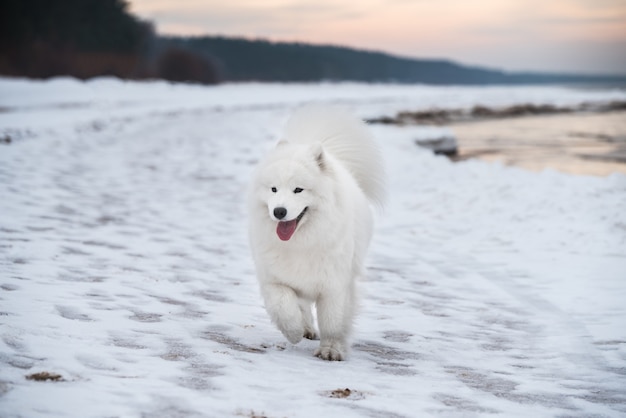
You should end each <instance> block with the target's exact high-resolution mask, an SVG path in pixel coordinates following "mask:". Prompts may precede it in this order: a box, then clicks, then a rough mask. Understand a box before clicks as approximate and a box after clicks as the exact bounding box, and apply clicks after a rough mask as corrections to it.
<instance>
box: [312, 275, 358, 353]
mask: <svg viewBox="0 0 626 418" xmlns="http://www.w3.org/2000/svg"><path fill="white" fill-rule="evenodd" d="M354 304H355V294H354V287H353V285H351V286H349V287H348V288H347V289H341V290H338V291H333V292H327V293H325V294H323V295H322V296H320V298H319V299H318V300H317V322H318V325H319V329H320V346H319V348H318V349H317V350H315V353H314V354H315V355H316V356H317V357H319V358H321V359H323V360H331V361H341V360H345V358H346V355H347V354H348V337H349V335H350V331H351V330H352V321H353V317H354Z"/></svg>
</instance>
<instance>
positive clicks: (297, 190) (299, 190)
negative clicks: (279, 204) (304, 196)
mask: <svg viewBox="0 0 626 418" xmlns="http://www.w3.org/2000/svg"><path fill="white" fill-rule="evenodd" d="M302 190H303V189H301V188H300V187H296V188H295V189H293V192H294V193H300V192H301V191H302Z"/></svg>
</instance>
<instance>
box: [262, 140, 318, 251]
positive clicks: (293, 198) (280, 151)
mask: <svg viewBox="0 0 626 418" xmlns="http://www.w3.org/2000/svg"><path fill="white" fill-rule="evenodd" d="M324 158H325V157H324V152H323V150H322V147H321V145H318V144H316V145H313V146H311V145H300V144H291V143H286V142H281V143H279V144H278V146H277V147H276V148H275V149H274V150H273V152H272V153H270V155H269V156H268V158H266V159H265V160H264V161H263V162H262V163H261V164H260V166H259V170H258V172H257V173H258V178H257V182H256V185H255V188H256V190H255V191H254V194H255V196H256V198H257V199H258V200H260V201H261V202H262V204H263V205H264V206H265V207H266V210H267V217H268V220H269V221H270V222H274V223H275V224H276V234H277V235H278V237H279V238H280V239H281V240H282V241H288V240H289V239H291V237H292V236H293V235H294V233H296V231H297V230H299V229H300V228H302V227H303V226H304V225H305V224H306V223H307V222H309V221H310V218H311V217H312V216H314V214H315V212H316V209H317V207H318V205H319V204H320V203H321V202H322V201H323V200H324V199H325V197H324V196H325V189H326V188H327V185H326V183H327V178H326V177H327V176H326V173H325V169H326V167H325V161H324Z"/></svg>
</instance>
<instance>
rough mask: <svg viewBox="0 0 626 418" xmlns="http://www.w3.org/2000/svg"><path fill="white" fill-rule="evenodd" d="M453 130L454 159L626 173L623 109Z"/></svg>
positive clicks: (578, 171)
mask: <svg viewBox="0 0 626 418" xmlns="http://www.w3.org/2000/svg"><path fill="white" fill-rule="evenodd" d="M451 128H452V130H453V131H454V134H455V136H456V138H457V141H458V146H459V155H458V156H457V157H456V159H457V160H465V159H469V158H480V159H482V160H486V161H499V162H501V163H503V164H506V165H512V166H517V167H522V168H525V169H529V170H533V171H543V170H545V169H547V168H551V169H554V170H558V171H562V172H566V173H571V174H585V175H595V176H607V175H610V174H612V173H615V172H618V173H624V174H626V111H616V112H608V113H587V114H581V113H577V114H562V115H545V116H530V117H521V118H514V119H500V120H491V121H476V122H464V123H458V124H454V125H453V126H451Z"/></svg>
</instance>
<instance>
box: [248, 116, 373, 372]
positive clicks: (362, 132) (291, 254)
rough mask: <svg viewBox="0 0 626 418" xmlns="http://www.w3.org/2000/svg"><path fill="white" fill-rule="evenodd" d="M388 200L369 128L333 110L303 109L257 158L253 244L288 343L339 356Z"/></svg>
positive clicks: (265, 291) (269, 305) (268, 304)
mask: <svg viewBox="0 0 626 418" xmlns="http://www.w3.org/2000/svg"><path fill="white" fill-rule="evenodd" d="M383 200H384V181H383V166H382V161H381V157H380V155H379V153H378V150H377V148H376V146H375V144H374V142H373V140H372V138H371V137H370V135H369V133H368V131H367V127H366V125H365V124H364V123H363V122H361V121H360V120H358V119H356V118H354V117H353V116H351V115H350V114H348V113H346V112H343V111H341V110H339V109H336V108H333V109H325V108H321V107H305V108H303V109H301V110H299V111H297V112H296V113H295V114H294V115H293V116H292V117H291V119H290V120H289V122H288V123H287V129H286V132H285V136H284V138H283V140H281V141H280V142H279V143H278V145H277V146H276V148H275V149H274V150H273V151H272V152H271V153H270V154H269V155H268V156H267V157H266V158H265V159H264V160H262V161H261V162H260V164H259V166H258V168H257V170H256V173H255V176H254V179H253V182H252V187H251V190H250V198H249V211H250V224H249V232H250V243H251V247H252V253H253V257H254V262H255V264H256V270H257V276H258V280H259V283H260V287H261V293H262V295H263V298H264V301H265V308H266V309H267V312H268V313H269V315H270V317H271V319H272V321H273V322H274V323H275V324H276V325H277V326H278V328H279V329H280V331H281V332H282V333H283V334H284V336H285V337H286V338H287V340H289V341H290V342H291V343H293V344H296V343H298V342H299V341H300V340H301V339H302V338H303V337H305V338H309V339H317V338H318V334H317V332H316V331H315V325H314V321H313V315H312V311H311V308H312V304H313V303H315V305H316V308H317V323H318V326H319V330H320V334H319V337H320V346H319V348H318V349H317V350H315V353H314V354H315V355H316V356H318V357H320V358H322V359H324V360H343V359H345V357H346V354H347V350H348V337H349V335H350V331H351V328H352V321H353V317H354V314H355V308H356V289H355V286H356V283H355V282H356V280H357V279H358V278H359V277H362V276H363V275H364V259H365V254H366V252H367V247H368V245H369V241H370V238H371V235H372V215H371V212H370V208H369V204H370V203H373V204H375V205H379V206H380V205H382V202H383Z"/></svg>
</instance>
